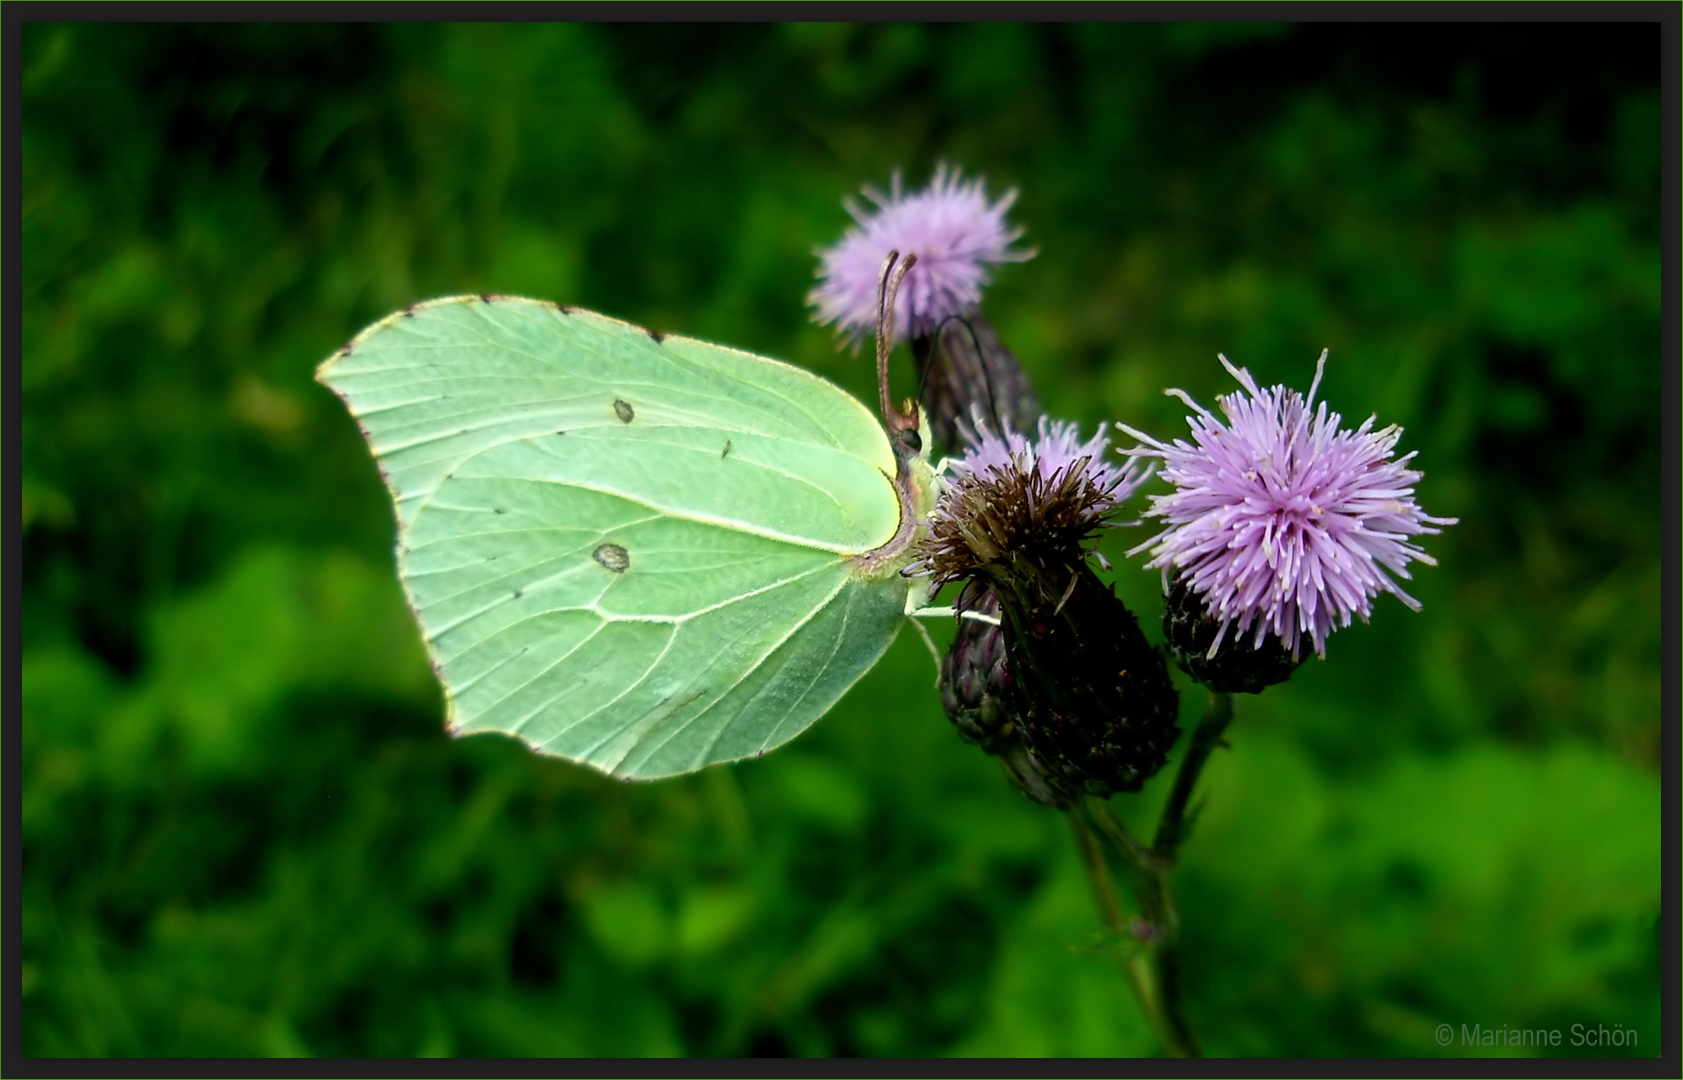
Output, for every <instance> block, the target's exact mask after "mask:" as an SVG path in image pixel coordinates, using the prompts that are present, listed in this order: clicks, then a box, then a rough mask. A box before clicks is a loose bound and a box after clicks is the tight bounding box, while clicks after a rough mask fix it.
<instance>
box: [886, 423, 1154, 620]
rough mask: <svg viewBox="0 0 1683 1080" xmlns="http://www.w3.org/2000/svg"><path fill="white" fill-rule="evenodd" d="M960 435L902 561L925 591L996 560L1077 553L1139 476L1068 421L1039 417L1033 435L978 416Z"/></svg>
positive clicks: (1055, 558) (1065, 557) (1071, 559)
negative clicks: (931, 506)
mask: <svg viewBox="0 0 1683 1080" xmlns="http://www.w3.org/2000/svg"><path fill="white" fill-rule="evenodd" d="M965 434H966V437H967V438H968V439H969V441H970V451H969V453H967V454H965V455H964V457H962V458H960V459H959V460H957V461H956V462H954V463H953V465H952V469H953V480H952V481H951V483H949V484H948V485H947V489H946V491H945V492H943V493H942V496H941V499H940V501H939V502H938V503H937V504H936V506H935V512H934V514H933V515H932V516H931V519H930V531H929V534H928V535H927V536H926V537H925V538H924V539H923V540H922V541H921V542H920V547H919V550H918V559H917V561H916V562H914V563H913V564H912V566H911V567H910V568H909V571H910V572H912V573H922V574H928V575H930V577H931V579H932V581H931V588H932V590H933V589H936V588H939V587H940V586H941V585H944V584H946V583H947V582H949V581H957V580H960V579H962V578H968V577H972V576H975V575H976V574H977V573H978V572H982V571H986V570H987V569H988V568H989V567H990V566H994V565H995V564H1000V563H1002V561H1015V560H1021V559H1028V560H1029V561H1031V562H1035V563H1037V564H1038V565H1041V566H1049V565H1052V564H1054V563H1058V562H1063V563H1067V564H1071V565H1073V564H1074V563H1076V562H1079V561H1081V559H1082V558H1084V552H1083V548H1084V545H1085V543H1086V541H1087V540H1088V539H1089V538H1091V537H1092V536H1093V534H1094V533H1096V532H1097V531H1098V530H1099V529H1100V528H1102V527H1103V526H1104V525H1105V524H1106V522H1107V519H1108V518H1109V516H1110V514H1111V513H1112V511H1113V510H1114V509H1115V508H1116V506H1117V504H1119V503H1121V502H1122V501H1124V500H1125V499H1127V497H1128V496H1129V495H1131V494H1133V492H1134V489H1135V488H1137V487H1138V486H1139V485H1140V483H1141V482H1143V480H1144V479H1145V475H1144V473H1143V472H1142V470H1141V469H1139V468H1138V467H1137V466H1136V465H1134V464H1132V463H1130V464H1128V465H1124V466H1120V467H1119V466H1117V465H1115V464H1112V463H1110V462H1107V461H1105V460H1104V458H1103V455H1104V451H1105V448H1106V447H1107V446H1108V445H1109V439H1108V438H1107V437H1106V435H1105V434H1104V432H1103V431H1102V430H1101V431H1100V432H1099V433H1098V434H1097V435H1094V436H1093V437H1092V438H1091V439H1087V440H1085V441H1083V440H1082V438H1081V436H1080V431H1079V429H1078V428H1077V427H1076V426H1075V425H1074V424H1070V423H1065V422H1063V421H1053V420H1048V419H1047V418H1045V417H1041V420H1040V435H1039V437H1038V438H1036V439H1032V440H1031V439H1029V438H1027V437H1026V436H1023V435H1020V434H1018V433H1017V432H1015V431H1010V430H1007V431H1005V432H1004V433H1003V434H999V435H996V434H994V433H993V432H992V431H991V430H990V429H989V428H988V426H987V424H986V423H985V422H983V421H982V420H981V418H980V416H979V415H978V416H976V417H975V429H974V431H973V432H972V431H967V432H966V433H965Z"/></svg>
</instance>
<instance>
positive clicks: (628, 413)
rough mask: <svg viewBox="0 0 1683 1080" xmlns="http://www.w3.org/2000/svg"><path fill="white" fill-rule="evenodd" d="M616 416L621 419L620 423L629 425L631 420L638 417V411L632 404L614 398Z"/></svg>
mask: <svg viewBox="0 0 1683 1080" xmlns="http://www.w3.org/2000/svg"><path fill="white" fill-rule="evenodd" d="M614 415H615V416H617V417H619V419H620V423H622V424H629V423H631V418H632V417H633V416H636V415H637V410H635V409H633V408H632V407H631V402H629V401H622V400H620V399H619V398H614Z"/></svg>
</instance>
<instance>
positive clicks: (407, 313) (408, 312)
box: [403, 304, 415, 319]
mask: <svg viewBox="0 0 1683 1080" xmlns="http://www.w3.org/2000/svg"><path fill="white" fill-rule="evenodd" d="M403 317H404V318H405V319H413V318H414V317H415V305H414V304H410V305H409V306H408V307H406V308H404V309H403Z"/></svg>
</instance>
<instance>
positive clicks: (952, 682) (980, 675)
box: [941, 581, 1071, 808]
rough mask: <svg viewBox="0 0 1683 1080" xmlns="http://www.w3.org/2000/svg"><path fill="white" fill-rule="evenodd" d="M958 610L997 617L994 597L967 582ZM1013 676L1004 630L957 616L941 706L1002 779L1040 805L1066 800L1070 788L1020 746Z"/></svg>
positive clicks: (1062, 804)
mask: <svg viewBox="0 0 1683 1080" xmlns="http://www.w3.org/2000/svg"><path fill="white" fill-rule="evenodd" d="M954 607H955V608H957V609H958V611H959V612H961V613H963V612H973V613H975V614H979V615H986V616H990V617H992V618H994V619H997V618H998V617H999V597H998V596H996V595H995V594H994V591H993V589H992V588H990V587H989V586H988V585H986V584H985V583H983V582H981V581H971V582H969V583H967V584H966V585H965V586H964V590H963V591H962V592H961V593H959V598H958V602H957V603H956V604H955V605H954ZM1015 691H1016V680H1015V679H1014V678H1013V677H1012V675H1011V669H1010V666H1009V665H1008V664H1007V663H1006V647H1005V629H1004V627H1003V626H1001V625H999V624H997V623H994V622H985V621H983V620H981V619H967V618H963V617H960V619H959V620H958V632H957V634H956V635H955V636H954V638H953V643H952V646H951V647H950V648H948V650H947V655H946V657H945V659H943V660H942V661H941V707H942V708H943V709H945V710H946V713H947V719H949V720H951V721H952V722H953V727H955V728H957V729H958V733H959V735H960V737H962V738H963V739H964V740H965V741H966V742H971V743H975V744H976V745H977V746H980V747H981V748H982V749H983V750H984V751H986V752H987V753H989V754H992V755H994V756H995V757H997V758H999V761H1000V764H1001V765H1003V766H1004V768H1005V775H1006V778H1007V779H1009V780H1010V781H1011V782H1012V783H1013V784H1015V785H1016V786H1017V788H1018V789H1019V790H1021V791H1022V792H1023V794H1025V795H1027V796H1028V797H1029V798H1031V799H1033V800H1034V801H1035V802H1037V803H1040V804H1042V805H1044V806H1051V807H1055V808H1062V807H1065V806H1068V805H1069V800H1070V795H1071V792H1070V791H1069V789H1068V788H1067V787H1065V786H1064V785H1063V784H1061V783H1059V782H1057V781H1056V780H1055V779H1054V778H1053V777H1051V776H1050V775H1048V773H1047V771H1046V767H1045V766H1044V764H1043V763H1042V762H1041V761H1040V759H1039V758H1038V757H1036V756H1035V755H1034V753H1033V752H1031V751H1030V750H1029V749H1028V748H1027V747H1026V746H1024V745H1023V741H1022V738H1021V736H1020V732H1019V723H1020V713H1019V711H1018V698H1017V696H1016V693H1015Z"/></svg>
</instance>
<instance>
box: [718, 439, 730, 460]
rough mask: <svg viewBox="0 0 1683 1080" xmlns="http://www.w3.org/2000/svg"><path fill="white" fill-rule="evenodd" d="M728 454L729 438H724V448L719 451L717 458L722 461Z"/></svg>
mask: <svg viewBox="0 0 1683 1080" xmlns="http://www.w3.org/2000/svg"><path fill="white" fill-rule="evenodd" d="M729 456H730V440H729V439H726V440H725V448H724V449H723V450H720V451H719V460H720V461H723V460H724V459H725V458H727V457H729Z"/></svg>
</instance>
